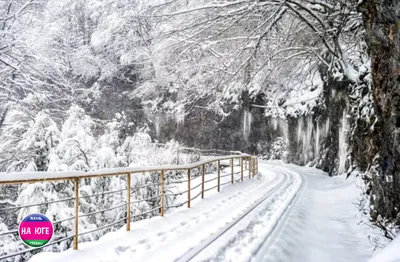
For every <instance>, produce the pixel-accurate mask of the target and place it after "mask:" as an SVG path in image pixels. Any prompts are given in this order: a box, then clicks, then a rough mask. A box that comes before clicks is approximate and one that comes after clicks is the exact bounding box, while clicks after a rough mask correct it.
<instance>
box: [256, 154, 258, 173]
mask: <svg viewBox="0 0 400 262" xmlns="http://www.w3.org/2000/svg"><path fill="white" fill-rule="evenodd" d="M256 169H257V173H256V175H257V174H258V157H256Z"/></svg>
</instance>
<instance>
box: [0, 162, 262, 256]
mask: <svg viewBox="0 0 400 262" xmlns="http://www.w3.org/2000/svg"><path fill="white" fill-rule="evenodd" d="M235 160H238V162H239V163H238V164H239V168H240V170H239V172H236V173H235V172H234V166H235ZM223 161H229V164H224V165H222V164H221V163H222V162H223ZM215 163H216V164H217V176H216V177H215V178H213V179H209V180H205V177H206V165H209V164H215ZM228 165H229V166H230V170H228V174H225V175H221V166H223V167H229V166H228ZM196 169H199V170H200V174H199V175H200V176H201V184H198V185H195V186H192V185H191V180H192V179H193V177H192V176H191V170H196ZM169 171H181V172H185V173H186V175H187V179H186V180H180V181H174V183H187V190H186V191H183V192H177V193H174V194H172V195H175V196H176V195H183V194H187V200H186V201H184V202H182V203H179V204H176V205H173V206H167V205H166V201H165V199H166V197H167V196H168V194H166V192H165V180H166V179H165V176H166V172H169ZM229 171H230V172H229ZM245 171H248V177H249V178H252V177H254V176H255V175H256V174H257V173H258V159H257V158H256V157H254V156H251V155H246V154H242V155H228V156H220V157H213V158H210V159H207V160H205V161H200V162H196V163H193V164H188V165H176V166H159V167H146V168H141V167H140V168H139V167H138V168H136V167H133V168H117V169H105V170H99V171H96V172H56V173H49V172H33V173H30V174H27V173H13V174H3V175H1V174H0V185H2V186H4V185H15V184H24V183H39V182H50V181H73V184H74V196H73V197H70V198H66V199H61V200H56V201H49V202H43V203H35V204H29V205H25V206H12V207H7V208H3V209H0V213H1V212H5V211H6V210H13V209H15V210H18V209H22V208H27V207H31V206H40V205H44V204H46V205H47V204H52V203H57V202H62V201H74V210H75V215H74V216H73V217H70V218H66V219H62V220H59V221H54V222H53V224H57V223H61V222H65V221H68V220H72V221H73V225H74V227H73V230H72V232H73V234H72V235H70V236H67V237H64V238H61V239H57V240H54V241H51V242H49V243H47V244H46V245H45V246H43V247H40V248H31V249H26V250H23V251H20V252H17V253H14V254H7V255H5V256H2V257H0V260H1V261H2V260H3V259H7V258H11V257H15V256H18V255H21V254H25V253H28V252H31V251H34V250H37V249H43V248H44V247H46V246H50V245H54V244H57V243H61V242H62V241H66V240H70V239H73V240H72V243H73V249H75V250H77V249H78V243H79V241H78V240H79V237H80V236H82V235H85V234H89V233H92V232H95V231H98V230H101V229H105V228H109V227H112V226H115V225H117V224H121V223H125V222H126V230H127V231H130V229H131V228H130V226H131V225H130V222H131V221H132V219H133V218H134V217H135V216H136V217H137V216H140V215H144V214H145V213H149V212H159V215H160V216H164V215H165V210H166V209H167V208H174V207H180V206H183V205H185V204H187V207H188V208H190V207H191V201H193V200H194V199H196V198H197V197H199V196H200V195H201V198H202V199H203V198H204V197H205V192H207V191H209V190H212V189H215V188H217V191H218V192H220V190H221V186H222V185H225V184H234V183H235V181H236V182H239V181H241V182H243V180H244V178H245V177H247V174H245ZM145 172H152V173H154V172H156V173H158V174H160V181H161V182H160V183H158V184H154V185H151V186H153V187H158V186H159V187H160V195H157V196H153V197H150V198H148V199H140V200H132V191H133V190H138V189H139V188H140V187H139V186H137V187H132V183H131V177H132V175H134V174H140V173H145ZM234 175H240V178H239V179H235V178H234ZM109 176H126V188H125V189H120V190H114V191H108V192H96V194H92V195H85V196H80V194H79V182H80V181H81V180H82V179H90V178H101V177H109ZM229 176H230V180H228V182H225V183H221V178H223V177H229ZM214 180H217V185H216V186H214V187H212V188H208V189H206V188H205V184H206V183H208V182H211V181H214ZM146 186H149V185H146ZM200 186H201V192H200V193H198V194H197V195H195V196H192V194H191V193H192V192H193V190H194V189H196V188H199V187H200ZM124 191H126V203H123V204H119V205H117V206H114V207H111V208H108V209H106V210H97V211H95V212H91V213H86V214H79V207H80V201H79V200H80V199H82V198H88V197H93V196H98V195H105V194H117V193H122V192H124ZM156 198H157V199H158V198H159V199H160V202H159V203H160V205H159V206H156V207H155V208H153V209H151V210H147V211H146V212H143V213H140V214H136V215H133V214H132V209H131V207H132V204H134V203H138V202H141V201H148V200H149V199H156ZM124 207H125V211H126V215H125V216H124V217H123V218H120V219H118V220H116V221H114V222H113V223H111V224H108V225H104V226H101V227H98V228H96V229H94V230H89V231H87V232H81V233H80V232H79V218H82V217H85V216H89V215H94V214H98V213H103V212H105V211H109V210H113V209H116V208H124ZM7 234H14V235H16V234H18V229H15V230H11V231H7V232H1V233H0V236H3V235H7Z"/></svg>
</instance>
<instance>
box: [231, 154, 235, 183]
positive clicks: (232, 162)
mask: <svg viewBox="0 0 400 262" xmlns="http://www.w3.org/2000/svg"><path fill="white" fill-rule="evenodd" d="M234 164H235V163H234V159H233V158H232V159H231V183H232V184H233V165H234Z"/></svg>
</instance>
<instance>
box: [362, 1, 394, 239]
mask: <svg viewBox="0 0 400 262" xmlns="http://www.w3.org/2000/svg"><path fill="white" fill-rule="evenodd" d="M359 10H360V11H361V13H362V14H363V20H364V24H365V28H366V42H367V45H368V52H369V55H370V57H371V68H372V85H373V99H374V107H375V114H376V117H377V122H376V123H375V124H374V125H373V126H372V127H371V130H372V131H371V132H372V134H371V146H372V148H371V152H370V153H371V154H372V156H373V157H374V163H373V165H372V166H371V169H370V171H371V176H370V177H369V179H368V180H369V181H368V182H370V183H369V185H370V188H369V190H368V193H369V194H370V196H371V206H372V208H371V210H370V211H371V216H372V218H373V220H374V222H375V223H376V224H377V225H378V226H380V227H381V228H382V229H383V230H386V228H387V227H388V226H389V225H393V223H394V224H395V225H397V227H399V226H400V212H399V211H400V143H399V133H400V57H399V56H400V32H399V29H400V1H398V0H364V1H363V2H362V3H361V4H360V5H359ZM379 215H380V216H381V217H382V219H380V218H379ZM389 227H390V226H389ZM388 236H389V235H388ZM389 237H390V236H389Z"/></svg>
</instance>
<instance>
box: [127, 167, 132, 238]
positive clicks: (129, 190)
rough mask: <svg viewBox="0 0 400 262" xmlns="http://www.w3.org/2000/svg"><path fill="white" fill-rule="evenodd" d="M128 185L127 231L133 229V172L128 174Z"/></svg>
mask: <svg viewBox="0 0 400 262" xmlns="http://www.w3.org/2000/svg"><path fill="white" fill-rule="evenodd" d="M126 183H127V185H126V187H127V189H128V194H127V195H126V198H127V202H128V206H127V208H126V212H127V214H126V231H130V230H131V173H129V174H127V177H126Z"/></svg>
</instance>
